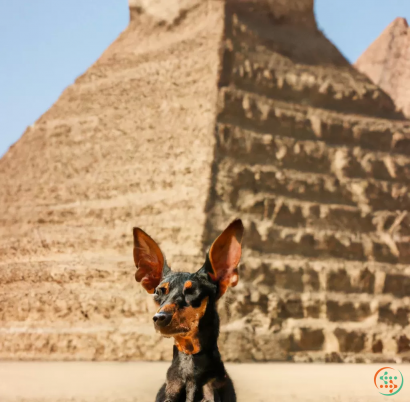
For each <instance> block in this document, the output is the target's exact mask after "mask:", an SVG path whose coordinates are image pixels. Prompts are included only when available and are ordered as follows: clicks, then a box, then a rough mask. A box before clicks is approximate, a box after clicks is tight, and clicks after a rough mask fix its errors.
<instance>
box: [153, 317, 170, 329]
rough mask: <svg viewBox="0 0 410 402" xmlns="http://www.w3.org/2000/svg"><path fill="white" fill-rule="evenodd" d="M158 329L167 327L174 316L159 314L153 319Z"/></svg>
mask: <svg viewBox="0 0 410 402" xmlns="http://www.w3.org/2000/svg"><path fill="white" fill-rule="evenodd" d="M152 319H153V320H154V323H155V325H156V326H157V327H161V328H162V327H166V326H167V325H168V324H169V323H170V322H171V320H172V314H168V313H157V314H155V315H154V317H153V318H152Z"/></svg>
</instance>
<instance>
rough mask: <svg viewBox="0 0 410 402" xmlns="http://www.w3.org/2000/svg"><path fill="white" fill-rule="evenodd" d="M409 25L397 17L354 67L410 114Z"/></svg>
mask: <svg viewBox="0 0 410 402" xmlns="http://www.w3.org/2000/svg"><path fill="white" fill-rule="evenodd" d="M409 43H410V28H409V26H408V24H407V21H406V19H404V18H396V19H395V20H394V21H393V22H392V23H391V24H390V25H389V26H388V27H387V28H386V29H385V30H384V31H383V32H382V33H381V35H380V36H379V37H378V38H377V39H376V40H375V41H374V42H373V43H372V44H371V45H370V46H369V47H368V48H367V49H366V50H365V52H364V53H363V54H362V55H361V56H360V57H359V58H358V60H357V61H356V63H355V66H356V67H357V69H358V70H359V71H361V72H362V73H364V74H366V75H367V76H368V77H369V78H370V79H371V80H372V81H373V82H374V83H375V84H376V85H378V86H379V87H380V88H382V89H383V90H384V91H386V93H388V94H389V95H390V96H391V98H392V99H393V100H394V102H395V103H396V105H397V107H398V108H399V109H401V110H402V111H403V113H404V114H405V115H406V116H407V117H409V116H410V48H409Z"/></svg>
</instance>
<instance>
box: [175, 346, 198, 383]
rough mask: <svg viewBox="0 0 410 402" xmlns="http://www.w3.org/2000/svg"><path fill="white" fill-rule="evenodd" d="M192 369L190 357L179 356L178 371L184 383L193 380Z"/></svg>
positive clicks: (192, 363)
mask: <svg viewBox="0 0 410 402" xmlns="http://www.w3.org/2000/svg"><path fill="white" fill-rule="evenodd" d="M194 368H195V366H194V359H193V358H192V355H185V354H182V353H181V354H180V356H179V365H178V371H179V375H180V376H181V379H182V380H184V382H186V381H189V380H193V378H194Z"/></svg>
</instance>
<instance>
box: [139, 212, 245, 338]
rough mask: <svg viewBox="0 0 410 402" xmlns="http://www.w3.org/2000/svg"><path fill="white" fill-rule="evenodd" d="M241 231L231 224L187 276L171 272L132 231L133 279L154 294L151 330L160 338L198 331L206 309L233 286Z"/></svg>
mask: <svg viewBox="0 0 410 402" xmlns="http://www.w3.org/2000/svg"><path fill="white" fill-rule="evenodd" d="M243 231H244V229H243V225H242V221H241V220H240V219H237V220H235V221H233V222H232V223H231V224H230V225H229V226H228V227H227V228H226V229H225V230H224V231H223V233H222V234H221V235H220V236H219V237H218V238H217V239H216V240H215V241H214V242H213V244H212V246H211V248H210V249H209V252H208V254H207V256H206V260H205V263H204V265H203V266H202V267H201V268H200V269H199V270H198V271H197V272H196V273H192V274H191V273H187V272H173V271H172V270H171V269H170V268H169V266H168V265H167V262H166V260H165V258H164V256H163V254H162V252H161V250H160V248H159V246H158V245H157V243H156V242H155V241H154V240H153V239H152V238H151V237H150V236H148V235H147V234H146V233H145V232H144V231H143V230H141V229H139V228H134V230H133V234H134V261H135V265H136V267H137V272H136V274H135V279H136V280H137V282H141V284H142V286H143V287H144V289H145V290H146V291H147V292H148V293H150V294H154V300H155V302H156V303H157V304H158V306H159V309H158V311H157V313H156V314H155V315H154V317H153V320H154V326H155V329H156V330H158V331H159V332H161V334H162V335H164V336H174V337H180V338H181V337H182V338H183V337H184V336H187V337H188V336H189V334H192V332H193V331H195V329H197V328H198V325H199V321H200V320H201V318H202V317H203V316H204V315H205V313H206V311H207V307H208V306H209V305H210V304H215V302H216V301H217V300H218V299H219V298H220V297H221V296H222V295H223V294H224V293H225V292H226V290H227V288H228V287H229V286H236V284H237V283H238V279H239V274H238V269H237V266H238V264H239V260H240V258H241V252H242V249H241V242H242V236H243Z"/></svg>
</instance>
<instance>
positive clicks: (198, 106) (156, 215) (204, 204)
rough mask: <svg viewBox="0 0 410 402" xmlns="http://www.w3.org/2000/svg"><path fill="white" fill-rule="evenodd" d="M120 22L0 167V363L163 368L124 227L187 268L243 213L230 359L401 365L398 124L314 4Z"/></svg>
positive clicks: (229, 8)
mask: <svg viewBox="0 0 410 402" xmlns="http://www.w3.org/2000/svg"><path fill="white" fill-rule="evenodd" d="M130 16H131V18H130V24H129V26H128V28H127V29H126V30H125V31H124V32H123V33H122V34H121V35H120V36H119V38H118V39H117V40H116V41H115V42H114V43H113V44H112V45H111V46H110V47H109V48H108V49H107V50H106V52H105V53H104V54H103V55H102V56H101V58H100V59H99V60H98V61H97V62H96V63H95V64H94V65H93V66H92V67H91V68H90V69H89V70H88V71H87V72H86V73H85V74H83V75H82V76H81V77H79V78H78V79H77V80H76V82H75V83H74V84H73V85H72V86H70V87H69V88H67V89H66V90H65V91H64V93H63V94H62V95H61V97H60V99H59V100H58V101H57V102H56V103H55V105H54V106H53V107H52V108H51V109H50V110H49V111H47V112H46V113H45V114H44V115H43V116H42V117H41V118H40V119H39V120H38V121H37V122H36V123H35V124H34V125H33V126H31V127H29V128H28V129H27V131H26V132H25V133H24V135H23V136H22V138H21V139H20V140H19V141H18V142H17V143H16V144H15V145H14V146H13V147H11V149H10V150H9V151H8V152H7V154H6V155H5V156H4V157H3V158H2V159H1V160H0V180H1V184H2V189H3V191H2V193H1V195H0V197H1V198H0V218H1V220H2V225H1V228H0V249H1V256H2V258H1V261H0V282H1V283H2V284H3V286H2V288H1V289H0V300H1V303H0V358H2V359H25V360H29V359H43V360H78V359H83V360H130V359H133V360H136V359H144V360H161V359H170V358H171V347H170V345H171V341H170V340H166V339H161V338H160V337H159V336H157V335H156V334H155V333H154V331H153V327H152V323H151V317H152V313H153V311H155V307H154V305H153V302H152V300H151V299H150V297H149V296H147V295H146V294H145V293H144V291H143V290H142V288H141V287H140V286H138V285H137V284H136V283H135V281H134V271H135V267H134V265H133V261H132V230H131V229H132V227H133V226H140V227H142V228H144V230H146V231H147V232H148V233H149V234H150V235H152V237H153V238H154V239H156V240H157V241H158V242H159V243H160V245H161V247H162V249H163V250H164V252H165V254H166V256H167V259H168V260H169V262H170V263H171V266H172V268H173V269H176V270H188V271H195V270H196V269H198V268H199V267H200V265H201V263H202V262H203V257H204V251H205V250H206V248H207V247H208V246H209V244H210V242H211V241H212V240H213V238H214V237H215V236H216V235H217V234H218V232H219V231H220V230H221V229H223V228H224V227H225V226H226V224H227V223H228V222H229V221H230V220H231V219H232V218H234V217H236V216H240V217H241V218H242V219H243V221H244V223H245V226H246V239H245V243H244V246H245V251H244V254H243V259H242V260H243V262H242V264H241V267H240V276H241V279H240V282H239V284H238V286H237V287H236V288H234V289H231V290H230V291H229V292H228V294H227V295H226V296H224V299H222V300H221V302H220V305H219V312H220V315H221V322H222V326H221V335H220V348H221V351H222V353H223V355H224V358H225V359H226V360H229V361H252V360H254V361H267V360H283V361H347V362H349V361H350V362H354V361H358V362H359V361H379V360H381V359H383V358H384V359H386V358H389V359H403V358H405V355H406V352H407V351H408V350H409V349H410V346H409V345H410V344H409V342H410V341H409V339H408V338H407V335H406V333H407V334H408V328H409V326H408V324H409V323H408V316H409V307H408V306H407V298H406V297H407V296H409V295H410V273H409V272H408V265H409V263H410V252H409V249H408V247H407V242H408V237H409V236H410V221H409V217H408V216H407V210H408V209H409V205H410V199H409V194H410V193H409V191H408V185H407V183H408V177H409V175H408V173H409V171H410V125H409V122H407V121H406V120H404V118H403V115H402V114H401V113H400V112H398V111H397V110H396V108H395V105H394V103H393V101H392V100H391V98H390V97H389V96H388V95H387V94H386V93H385V92H384V91H383V90H381V89H380V88H379V87H378V86H377V85H375V84H373V83H372V82H371V81H370V80H369V79H368V78H367V77H366V76H364V75H363V74H361V73H360V72H358V71H357V70H356V69H354V68H353V67H352V66H351V65H350V64H349V63H348V62H347V61H346V60H345V59H344V57H343V56H342V55H341V54H340V52H339V51H338V50H337V49H336V48H335V47H334V46H333V45H332V44H331V43H330V42H329V41H328V40H327V39H326V38H325V36H324V35H323V34H322V33H321V32H320V31H319V30H318V29H317V26H316V22H315V19H314V14H313V1H312V0H292V1H289V0H287V1H285V0H272V1H268V0H264V1H263V0H252V1H251V0H236V1H234V0H225V1H214V0H212V1H211V0H210V1H200V0H179V1H177V0H174V1H171V0H156V1H151V0H139V1H137V0H133V1H131V2H130ZM406 331H407V332H406Z"/></svg>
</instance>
